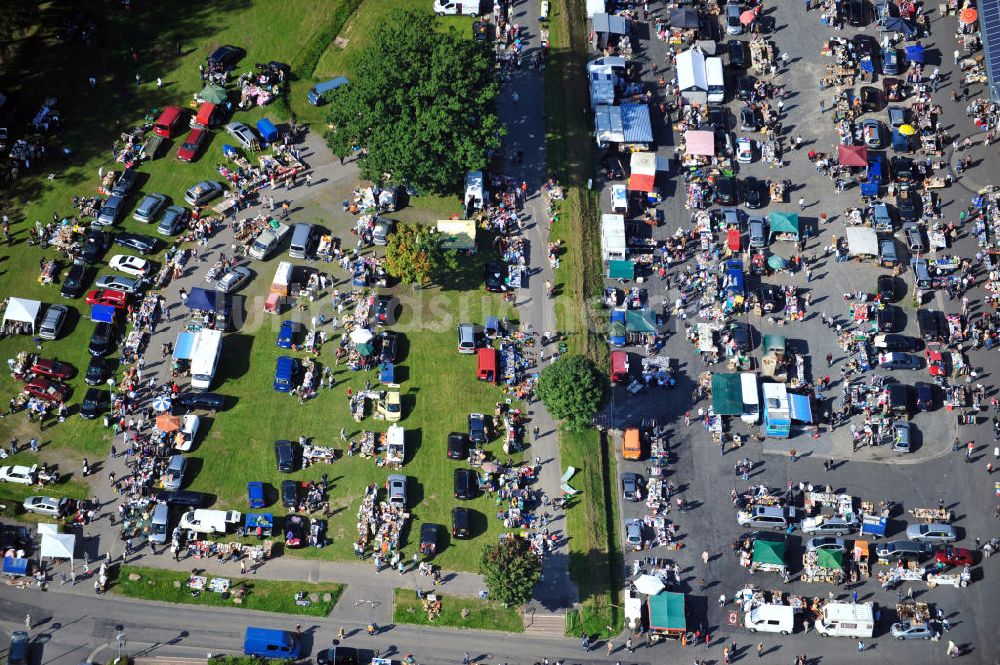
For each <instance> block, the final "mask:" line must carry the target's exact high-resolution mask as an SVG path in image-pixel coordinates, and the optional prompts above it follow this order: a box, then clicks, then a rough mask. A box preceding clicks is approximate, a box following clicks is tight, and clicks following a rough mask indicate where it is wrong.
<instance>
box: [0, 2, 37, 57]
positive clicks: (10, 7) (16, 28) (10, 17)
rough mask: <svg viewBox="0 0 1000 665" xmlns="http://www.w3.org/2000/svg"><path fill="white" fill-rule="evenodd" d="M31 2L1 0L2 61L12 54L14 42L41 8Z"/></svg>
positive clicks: (0, 46) (0, 43)
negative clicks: (33, 5)
mask: <svg viewBox="0 0 1000 665" xmlns="http://www.w3.org/2000/svg"><path fill="white" fill-rule="evenodd" d="M32 4H33V3H30V2H0V62H4V61H5V60H6V58H7V56H9V55H10V53H11V50H12V49H13V46H14V43H15V42H16V41H17V39H18V38H20V37H21V35H23V34H24V33H25V31H26V30H27V29H28V28H29V27H30V26H31V23H32V20H33V19H34V18H35V16H37V13H36V12H38V11H39V10H38V8H37V7H32Z"/></svg>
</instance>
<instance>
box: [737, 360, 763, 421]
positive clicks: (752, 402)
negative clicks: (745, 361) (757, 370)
mask: <svg viewBox="0 0 1000 665" xmlns="http://www.w3.org/2000/svg"><path fill="white" fill-rule="evenodd" d="M740 391H741V392H742V394H743V412H742V413H741V414H740V420H742V421H743V422H745V423H747V424H748V425H756V424H757V422H758V421H759V420H760V389H759V388H758V387H757V375H756V374H754V373H753V372H743V373H742V374H740Z"/></svg>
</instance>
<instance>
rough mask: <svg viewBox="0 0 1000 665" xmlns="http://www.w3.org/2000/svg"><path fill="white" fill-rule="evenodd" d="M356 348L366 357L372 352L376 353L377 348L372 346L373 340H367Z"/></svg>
mask: <svg viewBox="0 0 1000 665" xmlns="http://www.w3.org/2000/svg"><path fill="white" fill-rule="evenodd" d="M354 348H355V350H356V351H357V352H358V353H359V354H361V355H362V356H365V357H366V358H367V357H368V356H370V355H371V354H372V353H374V351H375V348H374V347H373V346H372V344H371V342H365V343H364V344H358V345H357V346H355V347H354Z"/></svg>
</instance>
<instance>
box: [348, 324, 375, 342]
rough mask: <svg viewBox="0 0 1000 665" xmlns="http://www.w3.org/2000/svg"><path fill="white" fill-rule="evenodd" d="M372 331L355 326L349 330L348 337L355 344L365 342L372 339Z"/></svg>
mask: <svg viewBox="0 0 1000 665" xmlns="http://www.w3.org/2000/svg"><path fill="white" fill-rule="evenodd" d="M372 337H374V335H372V331H371V330H368V329H367V328H355V329H354V330H352V331H351V334H350V338H351V341H352V342H354V343H355V344H367V343H368V342H370V341H372Z"/></svg>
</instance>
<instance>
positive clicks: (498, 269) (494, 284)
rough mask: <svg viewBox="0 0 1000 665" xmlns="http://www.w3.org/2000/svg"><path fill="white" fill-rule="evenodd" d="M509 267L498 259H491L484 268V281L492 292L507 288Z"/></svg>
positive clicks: (487, 288) (499, 291) (501, 291)
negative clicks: (506, 280)
mask: <svg viewBox="0 0 1000 665" xmlns="http://www.w3.org/2000/svg"><path fill="white" fill-rule="evenodd" d="M506 277H507V267H506V265H504V264H502V263H498V262H497V261H490V262H489V263H487V264H486V266H485V267H484V268H483V283H484V285H485V286H486V290H487V291H489V292H490V293H503V292H504V291H506V290H507V283H506V282H505V281H504V280H505V279H506Z"/></svg>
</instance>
